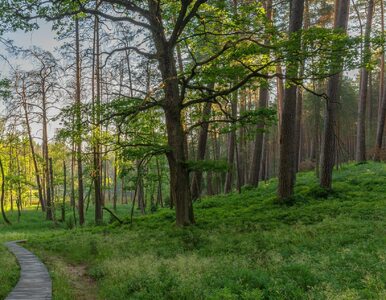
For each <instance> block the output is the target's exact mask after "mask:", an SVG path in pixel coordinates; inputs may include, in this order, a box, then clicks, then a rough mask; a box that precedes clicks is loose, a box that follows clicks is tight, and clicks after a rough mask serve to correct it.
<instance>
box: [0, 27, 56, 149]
mask: <svg viewBox="0 0 386 300" xmlns="http://www.w3.org/2000/svg"><path fill="white" fill-rule="evenodd" d="M38 24H39V29H38V30H34V31H32V32H24V31H22V30H18V31H17V32H12V33H8V34H7V35H5V38H6V39H10V40H12V41H13V42H14V45H15V46H18V47H22V48H26V49H28V48H31V47H32V46H37V47H40V48H42V49H44V50H48V51H51V52H54V51H55V48H56V47H59V45H60V43H59V42H58V41H57V40H55V32H53V31H52V30H51V24H50V23H47V22H45V21H38ZM0 51H1V54H3V55H5V56H7V58H8V61H9V62H10V63H11V64H12V66H13V67H14V68H15V67H20V69H23V70H28V69H29V68H30V67H31V63H30V62H29V61H28V59H26V58H23V59H17V58H15V57H13V56H12V55H10V54H8V53H7V51H6V49H5V47H4V46H0ZM9 71H10V67H9V65H8V63H7V62H6V61H4V60H3V59H1V60H0V74H1V77H6V76H7V75H8V74H9ZM1 106H2V105H1V104H0V107H1ZM57 128H58V124H57V123H53V122H52V123H51V124H49V128H48V131H49V137H50V138H52V137H53V136H54V134H55V130H56V129H57ZM32 130H33V135H34V136H35V137H37V138H38V139H37V140H36V142H38V143H40V140H39V137H40V136H41V125H40V124H32Z"/></svg>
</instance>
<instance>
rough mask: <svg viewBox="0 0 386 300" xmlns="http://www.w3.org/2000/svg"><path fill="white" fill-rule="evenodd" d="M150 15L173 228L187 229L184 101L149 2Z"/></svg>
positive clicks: (153, 6)
mask: <svg viewBox="0 0 386 300" xmlns="http://www.w3.org/2000/svg"><path fill="white" fill-rule="evenodd" d="M148 4H149V13H150V15H152V16H154V17H153V18H150V20H149V21H150V23H151V26H152V28H153V29H152V35H153V39H154V42H155V48H156V51H157V59H158V65H159V70H160V73H161V76H162V80H163V91H164V95H165V100H164V103H163V110H164V112H165V122H166V132H167V139H168V146H169V151H168V153H167V159H168V163H169V170H170V191H171V199H172V200H173V201H174V203H175V208H176V224H177V225H178V226H186V225H191V224H193V223H194V215H193V206H192V198H191V193H190V182H189V170H188V167H187V165H186V151H187V149H185V148H186V145H185V132H184V127H183V124H182V117H181V115H182V113H183V106H182V103H183V97H182V96H181V95H180V91H179V86H178V83H179V82H178V76H177V68H176V61H175V57H174V50H175V49H174V47H175V45H170V43H169V41H168V39H167V37H166V34H165V32H164V27H163V24H162V21H161V20H162V17H161V15H160V14H161V10H160V9H159V6H158V4H157V3H156V2H155V1H149V2H148Z"/></svg>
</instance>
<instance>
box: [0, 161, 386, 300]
mask: <svg viewBox="0 0 386 300" xmlns="http://www.w3.org/2000/svg"><path fill="white" fill-rule="evenodd" d="M275 189H276V182H275V181H274V180H273V181H271V182H269V183H268V184H262V185H261V186H260V187H259V189H258V190H246V191H244V192H243V193H242V194H241V195H239V194H232V195H228V196H222V195H220V196H216V197H211V198H207V199H204V200H202V201H200V202H198V203H196V204H195V209H196V210H195V212H196V218H197V225H196V226H193V227H190V228H185V229H179V228H175V226H174V225H173V224H174V216H173V215H174V214H173V212H171V211H169V210H167V209H165V210H161V211H160V212H158V213H156V214H152V215H148V216H145V217H139V218H137V219H136V220H135V224H134V225H133V226H132V227H130V226H128V225H125V226H123V227H115V226H113V225H109V226H106V227H87V228H84V229H74V230H64V229H55V230H53V229H52V228H50V227H52V225H49V224H48V223H43V225H40V221H38V220H37V218H39V215H38V214H37V213H30V214H26V215H25V216H24V219H23V220H24V221H23V222H24V223H21V224H19V225H17V226H14V227H13V228H11V229H9V228H6V227H4V226H2V225H0V241H4V240H7V239H14V238H23V237H25V236H27V237H28V239H29V247H31V248H32V249H34V251H36V253H38V255H40V256H41V257H43V259H46V260H48V259H47V258H48V257H49V256H50V255H51V254H52V255H53V254H54V256H55V257H58V256H59V257H60V259H59V262H58V261H56V262H54V263H52V261H51V262H50V261H49V260H48V262H49V266H50V268H51V270H52V274H53V276H54V286H55V298H56V299H75V298H77V297H76V296H74V293H73V292H72V291H71V286H72V285H73V284H74V283H72V282H71V280H70V277H71V276H70V275H71V274H68V272H67V274H66V272H64V271H63V270H62V271H60V270H61V269H62V268H61V267H60V266H61V264H66V265H71V264H74V265H81V266H86V270H87V274H88V275H89V276H90V277H92V278H93V279H94V280H95V281H96V284H97V286H98V293H99V296H100V298H102V299H260V298H261V299H386V262H385V259H386V193H385V192H386V166H385V165H383V164H373V163H371V164H365V165H359V166H354V165H351V166H345V167H344V169H342V170H340V171H339V172H336V174H335V181H334V193H333V194H331V195H326V194H325V193H323V191H321V190H319V189H318V188H317V184H316V180H315V178H314V176H313V174H312V173H304V174H301V175H299V177H298V184H297V188H296V195H297V196H296V204H295V205H293V206H291V207H281V206H278V205H275V204H273V200H274V199H275ZM121 209H122V210H121V212H120V213H121V214H122V213H123V209H124V210H125V211H127V208H121ZM90 217H91V216H90ZM27 219H28V220H27ZM23 224H24V225H23ZM26 224H27V225H26ZM33 224H35V225H33ZM0 255H1V256H0V282H1V283H2V284H1V285H0V298H2V296H3V295H4V293H5V292H4V291H5V290H7V288H8V289H9V286H8V285H9V284H6V285H5V287H4V286H3V282H4V281H3V280H4V275H5V274H6V273H5V272H3V268H4V265H8V268H9V266H10V265H12V264H14V262H13V261H12V259H11V258H10V257H9V256H6V258H5V259H4V257H5V256H4V253H3V249H2V248H0ZM9 277H10V279H9V278H8V279H7V280H8V281H5V282H11V283H12V282H14V281H15V271H13V272H12V273H11V275H10V276H9ZM78 298H80V297H78Z"/></svg>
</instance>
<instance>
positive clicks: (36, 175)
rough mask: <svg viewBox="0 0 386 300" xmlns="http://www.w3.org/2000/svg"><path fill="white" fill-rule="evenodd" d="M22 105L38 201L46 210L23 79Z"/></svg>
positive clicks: (43, 209)
mask: <svg viewBox="0 0 386 300" xmlns="http://www.w3.org/2000/svg"><path fill="white" fill-rule="evenodd" d="M22 84H23V86H22V106H23V111H24V119H25V124H26V128H27V134H28V142H29V145H30V149H31V156H32V162H33V165H34V169H35V178H36V185H37V188H38V194H39V201H40V206H41V208H42V211H45V210H46V203H45V199H44V196H43V189H42V184H41V179H40V172H39V167H38V163H37V159H36V153H35V147H34V143H33V138H32V133H31V125H30V121H29V117H28V109H27V96H26V86H25V82H24V80H23V81H22Z"/></svg>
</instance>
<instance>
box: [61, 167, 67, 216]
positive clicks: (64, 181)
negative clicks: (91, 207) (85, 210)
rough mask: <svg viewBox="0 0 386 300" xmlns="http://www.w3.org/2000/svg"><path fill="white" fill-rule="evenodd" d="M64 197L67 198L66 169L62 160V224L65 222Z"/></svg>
mask: <svg viewBox="0 0 386 300" xmlns="http://www.w3.org/2000/svg"><path fill="white" fill-rule="evenodd" d="M66 197H67V167H66V161H65V160H63V201H62V222H64V221H66Z"/></svg>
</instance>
